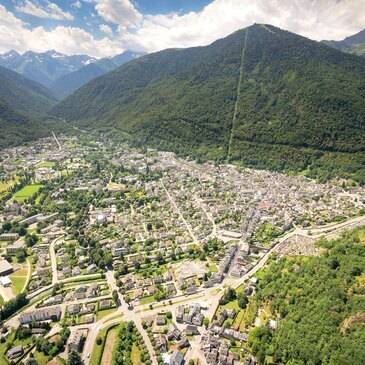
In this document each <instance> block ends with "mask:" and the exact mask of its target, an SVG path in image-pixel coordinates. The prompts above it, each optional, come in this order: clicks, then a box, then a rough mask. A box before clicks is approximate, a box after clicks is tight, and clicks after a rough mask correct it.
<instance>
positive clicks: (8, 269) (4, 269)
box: [0, 260, 14, 276]
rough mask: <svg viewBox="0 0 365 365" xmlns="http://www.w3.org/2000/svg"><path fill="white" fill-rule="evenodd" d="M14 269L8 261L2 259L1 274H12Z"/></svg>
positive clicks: (0, 262) (0, 264)
mask: <svg viewBox="0 0 365 365" xmlns="http://www.w3.org/2000/svg"><path fill="white" fill-rule="evenodd" d="M13 271H14V269H13V267H12V266H11V265H10V264H9V262H8V261H6V260H2V261H0V276H6V275H9V274H11V273H12V272H13Z"/></svg>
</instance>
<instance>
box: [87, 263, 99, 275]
mask: <svg viewBox="0 0 365 365" xmlns="http://www.w3.org/2000/svg"><path fill="white" fill-rule="evenodd" d="M86 271H87V273H88V274H91V273H93V272H97V271H98V267H97V266H96V265H95V264H91V265H89V266H88V267H87V268H86Z"/></svg>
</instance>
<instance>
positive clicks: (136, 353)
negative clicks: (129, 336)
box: [132, 343, 141, 365]
mask: <svg viewBox="0 0 365 365" xmlns="http://www.w3.org/2000/svg"><path fill="white" fill-rule="evenodd" d="M132 363H133V365H137V364H140V363H141V350H140V349H139V347H138V346H137V345H136V344H135V343H134V344H133V345H132Z"/></svg>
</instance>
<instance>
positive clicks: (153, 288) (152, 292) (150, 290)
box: [148, 285, 158, 295]
mask: <svg viewBox="0 0 365 365" xmlns="http://www.w3.org/2000/svg"><path fill="white" fill-rule="evenodd" d="M157 292H158V289H157V288H156V286H155V285H150V286H149V287H148V293H149V294H151V295H153V294H155V293H157Z"/></svg>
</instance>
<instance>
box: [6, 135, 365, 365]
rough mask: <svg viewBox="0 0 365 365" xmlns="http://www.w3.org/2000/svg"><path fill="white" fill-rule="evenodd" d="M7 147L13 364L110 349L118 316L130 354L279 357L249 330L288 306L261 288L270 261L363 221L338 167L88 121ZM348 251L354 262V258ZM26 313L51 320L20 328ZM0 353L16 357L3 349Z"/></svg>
mask: <svg viewBox="0 0 365 365" xmlns="http://www.w3.org/2000/svg"><path fill="white" fill-rule="evenodd" d="M2 156H3V162H2V167H3V170H2V172H1V179H2V181H5V182H6V181H11V180H13V181H14V180H15V185H13V187H11V188H10V190H7V192H6V195H5V196H3V197H2V200H3V202H4V205H3V209H2V211H1V212H0V217H1V218H0V219H1V222H2V223H1V224H2V228H1V232H2V234H1V235H0V238H1V240H2V241H1V242H2V245H1V250H2V257H3V260H2V261H0V264H2V265H1V267H4V270H5V266H6V268H7V270H11V271H14V274H11V275H9V276H6V277H7V278H9V280H10V283H11V285H10V286H8V284H2V285H4V288H2V287H1V291H0V294H1V295H2V296H3V298H2V302H4V299H5V301H7V302H8V303H7V304H5V307H3V309H2V311H1V318H2V321H3V323H4V329H6V331H7V332H6V333H7V335H6V337H5V338H6V339H5V344H7V346H8V347H12V348H14V347H15V346H16V345H17V346H18V347H19V346H20V348H21V350H20V348H19V350H18V351H20V352H19V355H16V357H14V359H16V360H14V361H15V363H17V362H19V361H20V360H22V361H24V360H25V359H27V358H28V359H30V358H35V359H37V362H38V364H47V363H48V361H50V360H51V359H53V360H52V361H53V363H58V364H63V362H64V361H65V360H66V359H68V358H69V356H71V353H72V354H73V353H74V352H73V350H76V351H77V352H80V355H81V359H82V360H83V362H84V363H85V364H89V363H90V364H97V363H98V361H101V358H103V359H104V360H103V361H104V362H105V364H106V363H108V364H109V363H110V364H111V363H114V362H115V361H120V360H117V358H118V356H119V355H118V354H119V352H118V351H117V350H116V348H117V346H123V345H122V342H119V341H122V340H115V344H114V346H112V347H110V344H108V345H107V344H106V343H105V341H106V339H107V338H109V337H108V336H109V333H110V336H112V335H111V333H114V334H113V336H118V337H117V338H122V337H119V336H121V335H120V334H119V333H121V332H120V331H122V330H121V327H120V325H119V324H120V323H121V321H123V323H126V324H127V323H129V324H130V325H128V326H131V327H130V331H131V336H132V338H133V339H134V340H133V343H134V344H135V345H133V346H136V349H135V350H134V351H138V355H136V356H137V358H136V359H135V360H134V361H136V362H142V363H144V364H160V363H161V364H162V363H164V362H169V361H171V358H172V356H174V357H176V356H183V358H184V360H185V362H186V363H189V362H191V361H194V360H198V359H199V361H200V363H201V364H210V363H211V361H212V359H213V358H214V356H217V355H214V354H215V353H216V351H219V352H222V353H226V355H225V356H226V358H227V361H228V359H232V360H233V361H241V362H243V363H247V364H254V363H256V362H257V361H259V362H260V363H263V362H264V361H269V363H270V361H271V362H273V356H274V357H275V358H277V359H279V358H280V356H281V355H280V352H277V351H279V350H276V348H278V349H279V347H276V346H277V345H275V344H274V343H272V344H271V346H274V347H272V348H273V350H272V351H271V350H270V351H269V350H267V352H266V350H264V349H266V348H267V349H268V347H267V346H269V345H268V344H269V342H267V341H269V340H265V342H260V341H263V340H262V337H260V336H261V335H258V333H259V332H260V331H261V332H262V333H265V334H266V336H267V335H269V336H270V341H273V340H271V338H272V339H274V338H275V336H276V331H277V330H278V329H277V328H278V327H277V326H279V328H281V327H280V326H281V324H279V323H281V322H283V324H285V323H287V319H286V314H285V313H284V312H283V311H282V310H279V311H277V309H275V307H274V306H273V307H272V306H271V304H270V306H268V304H267V303H266V304H265V301H264V302H263V303H261V302H260V300H262V299H261V298H262V296H261V292H264V291H265V290H268V289H267V288H268V285H269V284H268V283H266V284H264V283H265V280H267V276H266V275H267V273H268V272H270V270H276V267H277V266H278V265H279V266H280V267H281V266H282V265H284V266H285V267H297V268H298V269H295V270H294V271H293V273H295V272H296V271H297V270H299V268H300V267H302V266H303V267H304V265H306V262H311V261H312V260H322V257H325V256H324V255H325V252H326V251H327V250H329V252H331V250H330V247H332V246H330V245H335V243H334V244H332V243H331V242H336V241H331V240H334V239H337V240H341V239H342V240H345V239H346V240H348V241H349V242H350V241H351V240H349V239H348V237H352V236H354V237H355V236H356V234H357V233H349V230H351V231H353V230H355V231H354V232H362V230H361V228H358V227H362V226H364V225H365V215H364V213H365V210H364V201H365V191H364V189H363V188H362V187H360V186H358V185H356V184H346V183H344V184H343V183H342V182H341V181H340V180H333V181H332V182H328V183H325V184H318V183H316V182H315V181H313V180H310V179H308V178H306V177H304V176H295V175H291V176H290V175H284V174H281V173H277V172H270V171H265V170H254V169H247V168H243V167H237V166H234V165H230V164H217V163H214V162H212V161H207V162H204V163H197V162H196V161H193V160H186V159H183V158H181V157H178V156H176V155H175V154H174V153H171V152H164V151H158V150H154V149H148V150H143V149H134V148H130V147H128V145H126V144H116V143H115V142H114V141H113V140H111V139H109V138H107V137H106V136H102V135H101V136H100V135H99V137H97V138H96V136H95V137H93V136H90V135H88V134H84V133H80V135H79V136H66V135H56V134H55V133H53V134H51V135H50V136H49V137H47V138H44V139H40V140H38V141H37V142H36V143H28V144H27V145H25V146H23V147H21V148H8V149H4V150H3V151H2ZM35 187H37V188H35ZM359 229H360V231H359ZM361 234H362V233H361ZM349 235H350V236H349ZM360 237H363V236H360ZM362 239H363V238H360V242H362V241H361V240H362ZM354 242H358V241H354ZM348 244H350V243H348ZM336 247H337V246H336ZM351 247H352V246H351ZM353 249H355V247H354V248H350V246H349V248H348V250H353ZM356 249H357V250H358V254H359V255H360V256H358V257H357V258H356V259H354V261H353V262H352V264H351V265H353V266H354V267H355V266H356V265H360V266H356V267H358V268H359V270H360V271H361V270H362V269H361V267H362V266H361V265H363V260H362V261H361V257H363V255H364V252H363V246H362V245H360V246H358V247H357V248H356ZM307 260H309V261H307ZM323 260H324V259H323ZM361 262H362V263H361ZM5 263H7V264H5ZM288 265H289V266H288ZM360 271H359V273H360ZM290 272H292V270H291V271H290ZM21 275H23V276H21ZM292 275H294V274H292ZM357 275H360V274H355V277H357ZM18 278H19V279H20V278H22V280H23V281H22V284H21V285H20V283H19V284H18V281H19V280H18ZM359 278H361V276H359ZM356 280H357V279H353V280H352V281H350V282H349V283H350V284H349V285H351V286H352V287H354V285H357V284H355V283H356ZM358 285H359V286H358V287H357V289H356V292H359V293H360V292H361V290H363V287H362V284H361V282H359V284H358ZM15 286H16V287H17V288H18V289H17V290H15V289H14V288H15ZM354 288H355V287H354ZM354 290H355V289H354ZM20 293H22V294H20ZM19 295H20V296H22V297H19ZM274 298H275V295H274ZM20 300H21V301H22V302H23V303H24V304H16V302H15V301H17V303H19V301H20ZM10 303H11V305H12V306H10ZM260 303H261V304H260ZM274 303H275V301H274V302H273V303H272V305H274ZM354 305H355V304H354ZM22 306H24V308H22ZM270 308H271V309H270ZM276 311H277V312H276ZM31 318H37V319H36V320H37V321H39V320H47V319H48V321H47V322H48V323H49V324H47V325H44V326H43V327H41V328H42V331H43V332H42V335H36V336H33V337H31V338H30V337H29V335H24V336H25V337H22V336H23V335H22V336H20V335H19V333H20V331H21V330H23V331H26V328H28V327H27V326H28V325H30V324H31V323H32V319H31ZM288 318H289V317H288ZM132 323H133V324H132ZM19 325H20V327H19ZM285 325H286V324H285ZM333 325H334V324H333ZM116 326H117V327H116ZM36 328H37V329H38V327H36ZM355 328H357V327H356V325H355ZM33 329H34V327H33ZM65 331H66V332H67V333H68V339H67V340H66V338H65V340H62V336H63V335H62V333H66V332H65ZM113 331H114V332H113ZM261 332H260V333H261ZM3 333H5V332H3ZM34 333H35V332H34ZM359 333H360V332H359ZM19 336H20V337H19ZM257 336H258V337H257ZM331 336H332V337H331V338H333V339H334V336H335V333H333V334H332V335H331ZM60 337H61V338H60ZM57 338H59V340H57V341H60V342H59V344H58V345H57V347H54V343H55V342H54V340H52V339H57ZM114 338H116V337H114ZM142 339H143V340H142ZM130 340H131V339H130ZM62 341H63V342H62ZM123 341H127V339H124V340H123ZM128 341H129V340H128ZM255 341H259V343H260V349H261V350H260V351H259V352H258V350H257V346H256V347H255V346H254V345H253V344H254V343H255ZM331 341H332V340H331ZM52 344H53V345H52ZM52 346H53V347H52ZM280 346H281V347H282V346H283V345H280ZM3 347H4V346H3ZM106 348H108V350H106ZM137 349H138V350H137ZM223 349H224V352H223ZM14 351H15V350H14ZM105 351H108V352H111V353H110V354H109V355H108V356H107V355H106V353H105ZM354 351H358V349H356V348H355V347H354ZM0 356H2V358H3V359H4V360H3V361H9V360H10V359H9V357H8V356H9V355H8V352H6V351H4V350H2V347H0ZM72 356H73V355H72ZM124 356H126V353H125V355H124ZM127 356H132V355H127ZM220 356H223V355H220ZM286 356H289V357H288V359H292V360H294V359H296V360H299V359H302V360H305V361H307V360H308V359H310V358H311V357H310V356H309V355H303V354H302V355H300V357H298V356H297V355H295V354H294V353H289V354H287V355H286ZM308 356H309V357H308ZM336 356H337V355H336ZM361 358H362V355H360V353H358V355H357V357H355V358H352V360H351V361H353V362H352V363H353V364H357V363H358V364H360V363H361V360H360V359H361ZM331 361H332V360H331ZM356 361H360V362H356ZM133 363H134V362H133Z"/></svg>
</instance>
